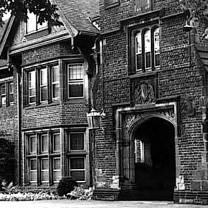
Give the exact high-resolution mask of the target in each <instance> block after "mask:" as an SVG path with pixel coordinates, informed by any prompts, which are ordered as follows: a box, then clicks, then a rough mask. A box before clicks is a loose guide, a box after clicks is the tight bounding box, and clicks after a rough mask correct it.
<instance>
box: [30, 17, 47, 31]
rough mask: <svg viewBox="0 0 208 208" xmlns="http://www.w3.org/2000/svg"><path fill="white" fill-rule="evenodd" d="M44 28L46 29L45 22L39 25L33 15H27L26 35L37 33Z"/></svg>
mask: <svg viewBox="0 0 208 208" xmlns="http://www.w3.org/2000/svg"><path fill="white" fill-rule="evenodd" d="M45 28H47V22H43V23H42V24H39V23H38V17H37V15H35V14H33V13H28V19H27V23H26V32H27V33H33V32H37V31H39V30H42V29H45Z"/></svg>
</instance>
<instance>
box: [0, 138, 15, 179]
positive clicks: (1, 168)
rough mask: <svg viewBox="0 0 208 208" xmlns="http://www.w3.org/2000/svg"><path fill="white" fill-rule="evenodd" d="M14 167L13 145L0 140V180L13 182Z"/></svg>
mask: <svg viewBox="0 0 208 208" xmlns="http://www.w3.org/2000/svg"><path fill="white" fill-rule="evenodd" d="M15 165H16V162H15V157H14V144H13V143H12V142H10V141H8V140H6V139H4V138H0V180H2V179H5V180H6V181H14V179H15V177H14V176H15Z"/></svg>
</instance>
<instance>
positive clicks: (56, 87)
mask: <svg viewBox="0 0 208 208" xmlns="http://www.w3.org/2000/svg"><path fill="white" fill-rule="evenodd" d="M52 94H53V95H52V96H53V98H57V97H59V84H53V86H52Z"/></svg>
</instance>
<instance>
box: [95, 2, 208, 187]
mask: <svg viewBox="0 0 208 208" xmlns="http://www.w3.org/2000/svg"><path fill="white" fill-rule="evenodd" d="M161 8H164V10H163V13H162V16H161V17H159V16H158V18H159V19H160V20H159V26H160V29H161V32H160V57H161V59H160V60H161V63H160V68H159V69H156V70H155V72H154V73H152V74H151V73H149V74H148V73H146V74H145V72H144V73H142V75H141V74H138V75H135V76H129V72H128V68H129V67H131V63H130V59H129V57H130V53H129V51H128V44H129V41H128V38H129V37H128V31H129V30H131V27H132V28H136V27H138V28H139V27H140V26H141V25H142V27H143V25H145V24H146V23H145V21H147V22H148V21H149V22H148V23H147V24H151V23H150V22H151V21H152V20H151V17H150V15H149V17H148V16H146V19H145V17H144V21H143V22H142V20H143V16H141V18H140V19H139V18H138V19H136V16H137V15H141V13H139V12H135V1H122V0H121V1H120V5H118V6H114V7H112V8H108V9H107V8H106V9H105V5H104V1H101V3H100V13H101V18H100V26H101V31H102V38H103V60H104V63H103V65H102V66H101V69H100V76H101V78H100V80H102V82H103V83H102V84H100V90H99V91H98V93H97V95H98V96H99V97H98V96H97V99H98V100H102V99H103V105H102V102H97V109H101V108H104V111H105V112H106V118H104V119H103V127H104V131H105V134H97V136H96V137H95V138H96V145H97V150H96V156H95V157H96V164H97V167H96V168H97V171H98V172H97V176H95V181H96V185H97V188H112V187H113V184H114V183H113V178H114V177H115V176H117V175H118V174H119V170H118V162H117V159H118V158H117V157H118V152H117V151H119V149H118V146H116V145H117V143H116V142H118V139H119V136H118V138H116V137H115V132H117V129H116V121H117V120H116V118H115V111H116V109H119V108H125V107H126V106H129V107H132V108H134V100H133V99H134V96H135V95H134V93H135V91H134V90H135V89H134V88H132V83H136V82H139V81H140V80H149V79H150V77H152V76H153V77H155V78H154V80H156V85H155V88H154V91H155V101H154V102H153V103H149V104H150V105H149V106H148V104H143V105H139V107H137V108H138V109H139V108H141V109H142V108H150V107H151V105H153V106H154V105H157V103H159V102H161V101H162V102H166V103H169V102H170V100H172V99H173V98H174V97H175V98H176V97H179V99H180V101H179V102H178V101H177V102H178V106H179V108H178V110H177V114H178V118H179V120H178V121H177V124H176V126H177V128H178V129H179V132H177V134H176V140H177V143H176V157H177V161H178V162H177V164H176V166H177V167H176V172H177V176H176V177H177V178H180V177H182V178H184V180H185V188H184V186H183V188H182V189H185V190H193V187H192V185H191V183H192V181H193V180H194V173H195V171H196V170H197V167H198V164H199V163H201V161H202V152H203V150H204V142H203V131H202V125H201V121H202V110H201V106H200V98H201V96H203V91H204V86H203V84H204V73H203V72H202V70H201V69H200V68H199V65H197V63H198V56H197V55H196V53H197V52H196V50H195V47H194V45H193V44H194V43H197V44H205V40H203V39H202V38H201V34H202V31H203V28H204V26H205V25H204V24H203V23H200V25H199V27H197V30H195V29H194V30H192V31H191V32H186V31H184V30H183V26H184V25H185V21H186V16H185V15H182V14H181V15H180V14H179V15H176V16H174V14H176V13H180V12H181V10H180V9H179V7H178V2H177V1H153V11H155V10H158V9H161ZM150 13H151V12H150ZM171 15H172V16H171ZM132 17H135V20H134V19H132ZM128 18H129V19H128ZM140 21H141V22H140ZM137 25H138V26H137ZM193 41H194V42H193ZM190 45H192V47H190ZM102 78H103V79H102ZM150 82H151V81H150ZM101 85H103V87H102V86H101ZM100 95H102V99H101V98H100ZM132 105H133V106H132ZM190 107H191V108H190ZM117 122H118V121H117ZM118 135H119V134H118ZM103 155H105V156H104V157H103ZM109 164H110V166H109ZM115 170H116V171H115ZM100 176H102V179H99V178H101V177H100ZM176 180H177V179H176ZM177 188H178V187H177ZM179 189H180V188H179Z"/></svg>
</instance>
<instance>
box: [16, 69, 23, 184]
mask: <svg viewBox="0 0 208 208" xmlns="http://www.w3.org/2000/svg"><path fill="white" fill-rule="evenodd" d="M16 70H17V119H18V149H19V152H18V154H19V155H18V162H19V166H18V167H19V170H18V171H19V179H18V183H19V185H21V184H22V180H21V173H22V158H21V157H22V151H21V150H22V133H21V94H20V86H21V75H20V73H21V72H20V70H19V71H18V69H16Z"/></svg>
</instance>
